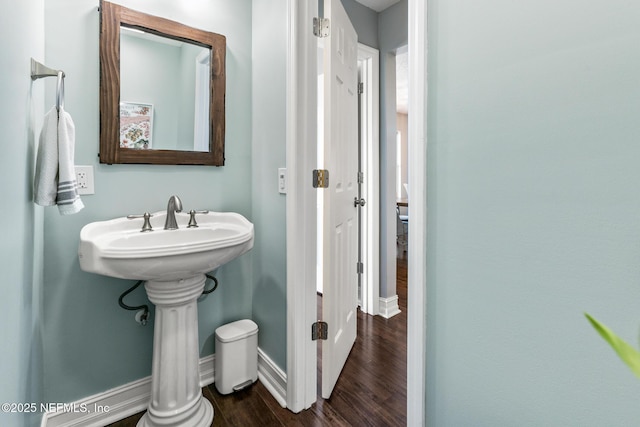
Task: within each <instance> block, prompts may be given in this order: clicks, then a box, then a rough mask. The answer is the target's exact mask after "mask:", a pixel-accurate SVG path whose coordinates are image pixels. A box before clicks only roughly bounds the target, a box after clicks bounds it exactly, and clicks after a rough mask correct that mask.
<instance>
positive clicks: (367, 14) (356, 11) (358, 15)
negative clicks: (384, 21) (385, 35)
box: [341, 0, 378, 49]
mask: <svg viewBox="0 0 640 427" xmlns="http://www.w3.org/2000/svg"><path fill="white" fill-rule="evenodd" d="M341 3H342V6H344V10H345V11H346V12H347V15H349V19H351V23H352V24H353V26H354V27H355V29H356V32H357V33H358V43H362V44H364V45H367V46H369V47H374V48H376V49H377V48H378V12H376V11H375V10H373V9H369V8H368V7H366V6H364V5H362V4H360V3H358V2H357V1H355V0H341Z"/></svg>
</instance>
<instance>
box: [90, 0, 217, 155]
mask: <svg viewBox="0 0 640 427" xmlns="http://www.w3.org/2000/svg"><path fill="white" fill-rule="evenodd" d="M129 39H131V40H132V42H131V43H129V42H127V43H126V44H125V40H129ZM225 57H226V38H225V37H224V36H222V35H219V34H215V33H212V32H208V31H203V30H199V29H195V28H191V27H188V26H186V25H183V24H180V23H178V22H175V21H171V20H168V19H165V18H160V17H157V16H153V15H148V14H145V13H142V12H138V11H135V10H131V9H128V8H126V7H123V6H120V5H117V4H113V3H110V2H107V1H101V2H100V163H108V164H113V163H146V164H163V165H211V166H223V165H224V145H225V87H226V73H225ZM172 60H173V61H174V62H175V63H174V62H160V61H172ZM191 135H192V136H191Z"/></svg>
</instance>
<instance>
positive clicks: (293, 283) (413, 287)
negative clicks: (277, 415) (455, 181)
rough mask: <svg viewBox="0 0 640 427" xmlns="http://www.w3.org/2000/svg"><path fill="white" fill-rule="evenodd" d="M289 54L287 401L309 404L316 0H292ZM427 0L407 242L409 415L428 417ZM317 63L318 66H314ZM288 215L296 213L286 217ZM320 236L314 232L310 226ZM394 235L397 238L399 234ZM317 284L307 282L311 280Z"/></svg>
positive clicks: (416, 7) (412, 77)
mask: <svg viewBox="0 0 640 427" xmlns="http://www.w3.org/2000/svg"><path fill="white" fill-rule="evenodd" d="M287 5H288V16H289V23H290V25H289V29H288V43H289V46H288V54H287V81H288V88H287V117H288V120H287V123H288V124H287V166H288V172H289V177H290V182H291V183H292V187H291V188H290V191H289V193H288V196H287V218H288V220H287V284H288V286H287V301H288V302H287V312H288V313H287V319H288V321H287V395H286V400H287V407H288V408H289V409H290V410H292V411H293V412H299V411H301V410H302V409H305V408H309V407H310V406H311V404H312V403H314V402H315V401H316V398H317V397H316V396H317V377H316V374H317V346H316V345H315V342H314V341H311V340H310V338H309V329H310V328H309V325H311V324H312V323H314V322H315V320H316V305H317V297H316V290H315V276H316V261H317V259H316V250H317V247H316V239H315V238H314V237H310V236H309V233H308V230H309V229H315V226H316V214H317V210H316V209H317V207H316V197H317V194H316V192H314V191H313V189H311V188H309V187H308V186H306V185H297V184H296V183H298V182H299V183H305V184H306V183H307V182H308V180H309V171H310V170H312V169H313V168H314V166H315V164H316V162H315V161H316V154H317V153H316V152H315V149H316V147H315V145H314V146H313V147H309V146H308V145H306V144H302V143H301V141H309V140H310V139H315V134H316V128H315V124H314V123H315V120H316V117H315V108H316V97H317V90H316V84H315V82H316V79H317V74H316V67H315V61H316V60H317V58H316V55H317V51H316V46H315V40H314V36H313V35H312V34H311V33H310V31H309V29H308V25H307V23H309V22H312V21H313V17H314V15H315V13H317V10H318V8H317V1H313V0H312V1H309V2H307V1H305V2H300V1H298V0H288V3H287ZM426 22H427V7H426V2H425V1H424V0H409V53H410V65H409V84H410V85H411V88H412V90H411V94H410V97H409V98H410V99H409V104H410V108H411V111H412V117H414V118H415V119H414V120H409V124H408V128H409V129H408V133H409V141H410V145H409V171H410V172H409V177H408V188H409V197H410V198H411V200H412V203H411V206H409V215H411V217H412V232H411V235H412V239H411V240H410V242H409V267H408V269H409V278H408V282H409V283H408V294H409V296H408V305H409V307H408V322H407V323H408V342H407V371H408V373H409V375H408V381H407V395H408V396H411V399H408V401H407V421H408V424H409V425H423V424H424V420H425V412H424V408H425V396H426V383H425V370H426V369H425V368H426V366H425V364H426V359H425V354H426V335H425V333H426V265H425V259H426V256H425V253H426V88H427V86H426V78H425V76H426V40H427V29H426ZM310 64H313V66H310ZM289 218H291V220H289ZM312 234H313V235H314V236H315V233H312ZM394 240H395V239H394ZM309 283H311V284H313V285H312V286H313V287H311V288H309V286H308V284H309Z"/></svg>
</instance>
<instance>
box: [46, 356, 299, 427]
mask: <svg viewBox="0 0 640 427" xmlns="http://www.w3.org/2000/svg"><path fill="white" fill-rule="evenodd" d="M214 367H215V354H211V355H209V356H205V357H203V358H202V359H200V386H201V387H205V386H208V385H209V384H213V382H214ZM258 378H259V379H260V382H262V383H263V385H264V386H265V387H266V388H267V390H269V392H270V393H271V394H272V395H273V397H274V398H275V399H276V400H277V401H278V403H279V404H280V405H281V406H282V407H286V401H287V399H286V391H287V377H286V374H285V373H284V372H282V370H281V369H280V368H278V366H276V365H275V364H274V363H273V362H272V361H271V359H269V357H267V355H266V354H265V353H264V352H262V350H261V349H260V348H258ZM150 398H151V377H150V376H149V377H146V378H142V379H139V380H136V381H133V382H130V383H128V384H124V385H122V386H119V387H116V388H113V389H111V390H107V391H105V392H102V393H98V394H94V395H93V396H89V397H85V398H83V399H80V400H78V401H76V402H73V403H70V404H68V405H65V406H64V407H62V408H60V410H59V411H55V412H45V413H44V414H43V416H42V421H41V423H40V426H41V427H102V426H105V425H107V424H111V423H114V422H116V421H118V420H121V419H124V418H127V417H129V416H131V415H134V414H137V413H138V412H142V411H144V410H146V409H147V405H148V404H149V399H150Z"/></svg>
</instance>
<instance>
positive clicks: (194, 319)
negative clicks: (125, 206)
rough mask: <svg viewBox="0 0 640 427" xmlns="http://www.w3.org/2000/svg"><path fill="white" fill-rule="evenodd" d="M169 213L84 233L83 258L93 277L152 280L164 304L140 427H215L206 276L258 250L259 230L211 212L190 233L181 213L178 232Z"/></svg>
mask: <svg viewBox="0 0 640 427" xmlns="http://www.w3.org/2000/svg"><path fill="white" fill-rule="evenodd" d="M166 215H167V213H165V212H157V213H155V214H153V215H152V216H151V218H150V223H151V226H152V228H153V230H154V231H147V232H142V231H141V230H142V225H143V219H134V220H132V219H128V218H126V217H123V218H116V219H113V220H110V221H100V222H93V223H91V224H88V225H86V226H85V227H83V228H82V231H81V232H80V247H79V249H78V256H79V259H80V267H81V268H82V269H83V270H84V271H87V272H91V273H97V274H102V275H106V276H111V277H117V278H121V279H131V280H145V281H146V282H145V289H146V291H147V295H148V296H149V300H150V301H151V302H152V303H154V304H155V305H156V314H155V323H154V325H155V326H154V327H155V330H154V337H153V368H152V375H151V401H150V402H149V406H148V410H147V412H146V413H145V415H144V416H143V418H142V419H141V420H140V422H139V423H138V426H190V427H191V426H194V427H200V426H202V427H205V426H206V427H208V426H210V425H211V421H212V420H213V408H212V406H211V404H210V403H209V401H208V400H206V399H204V398H203V396H202V391H201V388H200V373H199V370H198V366H199V346H198V306H197V301H196V300H197V299H198V297H199V296H200V295H201V294H202V291H203V289H204V284H205V280H206V277H205V273H207V272H209V271H212V270H214V269H216V268H217V267H219V266H221V265H222V264H224V263H226V262H229V261H231V260H232V259H234V258H236V257H238V256H240V255H242V254H244V253H245V252H247V251H248V250H250V249H251V248H252V247H253V224H251V223H250V222H249V221H247V220H246V219H245V218H244V217H243V216H242V215H239V214H236V213H220V212H208V213H201V214H198V216H197V224H198V227H193V228H188V227H187V224H188V223H189V219H190V218H189V214H186V213H176V214H175V217H176V221H177V224H178V229H177V230H164V229H163V224H164V223H165V219H166Z"/></svg>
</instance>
